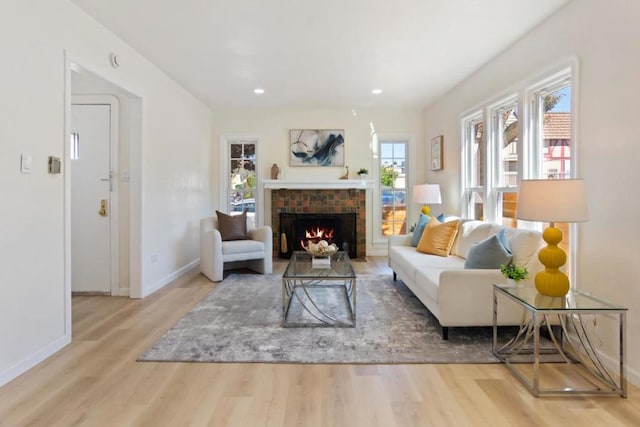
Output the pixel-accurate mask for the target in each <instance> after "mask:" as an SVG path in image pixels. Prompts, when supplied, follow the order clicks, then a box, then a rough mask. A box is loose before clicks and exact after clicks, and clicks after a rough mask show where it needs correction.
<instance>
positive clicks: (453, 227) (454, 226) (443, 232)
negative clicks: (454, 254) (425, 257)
mask: <svg viewBox="0 0 640 427" xmlns="http://www.w3.org/2000/svg"><path fill="white" fill-rule="evenodd" d="M457 232H458V220H454V221H448V222H444V223H443V222H440V221H438V219H437V218H433V217H432V218H431V219H430V220H429V222H428V223H427V226H426V227H425V229H424V232H423V233H422V237H421V238H420V242H418V247H417V248H416V249H417V251H418V252H422V253H426V254H432V255H438V256H443V257H444V256H449V253H450V252H451V246H452V245H453V240H454V239H455V237H456V233H457Z"/></svg>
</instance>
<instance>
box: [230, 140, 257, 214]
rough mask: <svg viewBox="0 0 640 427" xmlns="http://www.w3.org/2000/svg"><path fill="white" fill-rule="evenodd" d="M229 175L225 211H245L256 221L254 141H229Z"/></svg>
mask: <svg viewBox="0 0 640 427" xmlns="http://www.w3.org/2000/svg"><path fill="white" fill-rule="evenodd" d="M228 161H229V169H228V170H229V176H228V181H227V186H226V188H227V192H226V193H227V195H226V199H227V207H226V208H227V212H229V213H230V214H231V215H234V214H236V215H237V214H241V213H242V212H243V211H247V216H248V217H249V218H251V220H252V221H253V223H254V225H255V223H256V219H255V215H256V143H255V141H243V140H236V141H229V159H228Z"/></svg>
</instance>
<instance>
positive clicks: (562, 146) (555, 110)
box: [534, 82, 573, 268]
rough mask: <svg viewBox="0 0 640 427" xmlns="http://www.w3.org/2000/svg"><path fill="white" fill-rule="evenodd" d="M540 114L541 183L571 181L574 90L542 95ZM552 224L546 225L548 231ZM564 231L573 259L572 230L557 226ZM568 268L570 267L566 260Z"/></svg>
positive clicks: (564, 88) (565, 88)
mask: <svg viewBox="0 0 640 427" xmlns="http://www.w3.org/2000/svg"><path fill="white" fill-rule="evenodd" d="M535 103H536V107H537V108H536V111H537V112H538V117H537V125H538V129H541V130H542V132H540V137H539V138H537V140H536V141H534V142H535V143H536V144H537V148H538V149H537V150H536V151H537V152H538V159H537V160H538V163H539V165H540V172H539V176H538V177H539V178H541V179H544V178H546V179H568V178H571V177H572V172H573V171H572V169H571V164H572V162H571V147H572V137H571V86H570V85H569V84H568V83H566V82H563V83H562V84H561V85H560V87H557V88H553V89H550V90H547V91H542V92H541V93H539V94H537V96H536V98H535ZM548 226H549V224H544V227H545V228H546V227H548ZM555 226H556V227H557V228H559V229H560V230H562V242H560V244H559V246H560V247H561V248H562V249H564V250H565V251H566V252H567V255H568V257H570V256H571V252H570V251H569V242H570V240H571V227H570V224H567V223H555ZM566 265H567V268H569V266H570V265H571V263H570V262H569V260H567V264H566Z"/></svg>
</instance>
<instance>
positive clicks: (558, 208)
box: [517, 179, 589, 297]
mask: <svg viewBox="0 0 640 427" xmlns="http://www.w3.org/2000/svg"><path fill="white" fill-rule="evenodd" d="M517 218H518V219H524V220H527V221H540V222H548V223H549V227H548V228H547V229H546V230H544V232H543V233H542V238H543V239H544V241H545V242H547V246H546V247H545V248H542V249H540V251H539V252H538V259H540V262H541V263H542V264H543V265H544V266H545V269H544V271H540V272H538V274H536V278H535V284H536V289H537V290H538V292H540V293H541V294H543V295H547V296H552V297H563V296H565V295H566V294H567V292H569V288H570V284H569V277H567V275H566V274H565V273H564V272H562V271H560V267H562V266H563V265H564V264H565V262H566V261H567V254H566V253H565V252H564V251H563V250H562V249H561V248H560V247H558V243H560V242H561V241H562V231H561V230H560V229H558V228H556V227H555V223H556V222H582V221H587V220H588V219H589V215H588V213H587V200H586V195H585V188H584V181H583V180H582V179H529V180H522V181H521V182H520V192H519V194H518V213H517Z"/></svg>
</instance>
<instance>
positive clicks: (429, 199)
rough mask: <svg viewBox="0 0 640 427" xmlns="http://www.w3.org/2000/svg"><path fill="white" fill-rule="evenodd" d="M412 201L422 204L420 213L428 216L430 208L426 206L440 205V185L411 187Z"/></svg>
mask: <svg viewBox="0 0 640 427" xmlns="http://www.w3.org/2000/svg"><path fill="white" fill-rule="evenodd" d="M413 201H414V202H415V203H420V204H423V205H424V206H423V207H422V213H423V214H425V215H427V216H429V214H430V213H431V208H430V207H429V206H428V204H435V205H439V204H440V203H442V198H441V197H440V184H422V185H414V186H413Z"/></svg>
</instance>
